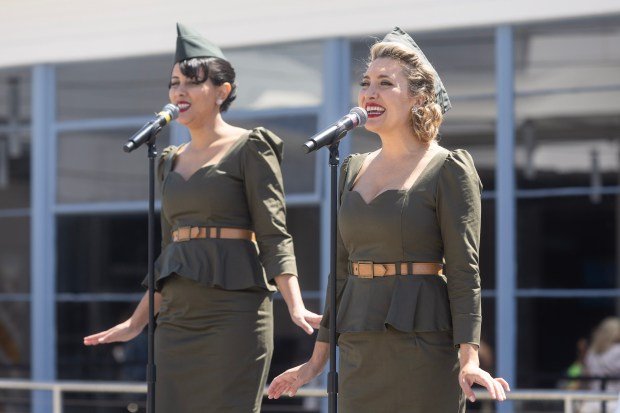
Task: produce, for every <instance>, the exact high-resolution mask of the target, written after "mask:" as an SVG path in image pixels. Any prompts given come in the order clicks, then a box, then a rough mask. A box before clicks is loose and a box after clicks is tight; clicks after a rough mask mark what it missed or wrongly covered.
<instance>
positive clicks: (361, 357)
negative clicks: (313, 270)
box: [269, 28, 509, 413]
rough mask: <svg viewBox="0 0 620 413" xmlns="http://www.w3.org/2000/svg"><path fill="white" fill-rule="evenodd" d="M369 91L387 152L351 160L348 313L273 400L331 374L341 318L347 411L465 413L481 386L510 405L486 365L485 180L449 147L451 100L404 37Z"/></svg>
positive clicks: (278, 384) (345, 227) (379, 65)
mask: <svg viewBox="0 0 620 413" xmlns="http://www.w3.org/2000/svg"><path fill="white" fill-rule="evenodd" d="M360 86H361V89H360V92H359V97H358V103H359V106H361V107H363V108H365V109H366V111H367V112H368V121H367V123H366V126H365V127H366V129H368V130H369V131H371V132H375V133H377V134H378V135H379V137H380V139H381V147H380V148H379V149H378V150H376V151H374V152H371V153H366V154H356V155H352V156H350V157H348V158H347V159H346V160H345V161H344V162H343V166H342V171H341V177H340V191H341V192H340V193H341V195H340V208H339V219H338V224H339V225H338V226H339V242H338V251H337V254H338V264H337V272H336V277H337V297H338V299H337V308H336V309H335V311H333V310H332V309H330V308H326V311H325V314H324V318H323V322H322V323H321V324H322V327H321V329H320V330H319V335H318V339H317V343H316V344H315V348H314V352H313V354H312V357H311V358H310V360H309V361H308V362H306V363H304V364H302V365H300V366H297V367H294V368H292V369H290V370H288V371H286V372H284V373H282V374H281V375H280V376H278V377H276V378H275V379H274V380H273V382H272V383H271V385H270V387H269V397H272V398H278V397H279V396H280V395H282V394H290V395H292V394H294V393H295V392H296V391H297V389H298V388H299V387H300V386H302V385H303V384H305V383H307V382H308V381H310V380H311V379H312V378H314V377H316V376H317V375H318V374H319V373H320V372H321V371H322V370H323V368H324V365H325V363H326V361H327V358H328V355H329V351H328V343H327V342H328V329H327V327H328V326H329V318H330V317H333V316H334V313H335V316H336V317H337V333H338V345H339V347H340V373H339V411H340V412H341V413H365V412H368V413H371V412H372V413H376V412H390V413H401V412H402V413H404V412H408V413H409V412H424V413H433V412H436V413H446V412H451V413H454V412H463V411H464V410H465V396H466V397H468V398H469V399H470V400H472V401H473V400H474V394H473V392H472V390H471V385H472V384H473V383H478V384H481V385H483V386H485V387H486V388H487V389H488V391H489V392H490V393H491V395H492V397H493V398H494V399H497V400H504V399H505V398H506V396H505V391H506V390H508V388H509V387H508V383H506V382H505V381H504V380H503V379H493V378H492V377H491V376H490V375H489V374H488V373H487V372H486V371H484V370H482V369H480V367H479V359H478V346H479V344H480V325H481V310H480V277H479V271H478V246H479V237H480V195H481V183H480V179H479V178H478V174H477V173H476V169H475V167H474V163H473V160H472V158H471V156H470V155H469V154H468V153H467V152H466V151H464V150H456V151H449V150H447V149H445V148H443V147H441V146H440V145H439V144H438V143H437V134H438V131H439V127H440V125H441V122H442V119H443V113H444V112H445V111H446V110H448V109H449V108H450V101H449V99H448V95H447V93H446V90H445V88H444V87H443V84H442V83H441V80H440V79H439V76H438V75H437V73H436V72H435V70H434V69H433V67H432V66H431V65H430V63H429V62H428V60H427V59H426V57H425V56H424V54H423V53H422V51H421V50H420V49H419V47H418V46H417V44H415V42H414V41H413V39H411V37H409V35H407V34H406V33H405V32H404V31H402V30H401V29H399V28H395V29H394V30H393V31H392V32H391V33H389V34H388V35H387V36H386V37H385V38H384V39H383V41H381V42H379V43H377V44H375V45H374V46H373V47H372V49H371V51H370V63H369V64H368V67H367V70H366V73H365V74H364V76H363V78H362V81H361V83H360ZM444 260H445V265H444Z"/></svg>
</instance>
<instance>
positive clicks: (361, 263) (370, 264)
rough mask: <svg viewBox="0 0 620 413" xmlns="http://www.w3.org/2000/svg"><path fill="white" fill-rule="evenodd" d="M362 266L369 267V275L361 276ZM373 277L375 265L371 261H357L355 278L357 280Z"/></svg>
mask: <svg viewBox="0 0 620 413" xmlns="http://www.w3.org/2000/svg"><path fill="white" fill-rule="evenodd" d="M362 265H369V266H370V274H362ZM374 275H375V263H374V262H372V261H358V262H357V276H358V277H359V278H373V277H374Z"/></svg>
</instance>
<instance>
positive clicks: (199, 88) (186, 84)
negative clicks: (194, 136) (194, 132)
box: [168, 63, 221, 126]
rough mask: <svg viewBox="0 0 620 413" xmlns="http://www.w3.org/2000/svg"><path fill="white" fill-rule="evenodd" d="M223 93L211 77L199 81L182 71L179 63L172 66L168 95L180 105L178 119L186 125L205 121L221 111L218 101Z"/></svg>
mask: <svg viewBox="0 0 620 413" xmlns="http://www.w3.org/2000/svg"><path fill="white" fill-rule="evenodd" d="M219 95H221V90H220V87H218V86H215V85H214V84H213V83H212V82H211V79H207V81H206V82H202V83H199V82H197V81H195V80H194V79H191V78H189V77H186V76H185V75H183V73H181V69H180V68H179V64H178V63H177V64H175V65H174V67H173V68H172V74H171V77H170V88H169V90H168V97H169V99H170V102H172V103H174V104H175V105H177V106H178V107H179V117H178V118H177V121H178V122H179V123H181V124H183V125H185V126H191V125H196V124H200V123H203V122H205V120H206V119H209V118H211V117H214V116H215V115H216V114H217V113H219V106H218V105H217V103H216V101H217V99H218V98H219V97H220V96H219Z"/></svg>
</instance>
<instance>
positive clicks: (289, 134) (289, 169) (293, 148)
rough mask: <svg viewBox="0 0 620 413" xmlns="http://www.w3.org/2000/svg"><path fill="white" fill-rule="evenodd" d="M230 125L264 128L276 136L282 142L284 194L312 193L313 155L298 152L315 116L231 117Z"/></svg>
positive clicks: (312, 133)
mask: <svg viewBox="0 0 620 413" xmlns="http://www.w3.org/2000/svg"><path fill="white" fill-rule="evenodd" d="M230 122H231V123H232V124H234V125H237V126H240V127H243V128H246V129H252V128H255V127H257V126H264V127H265V128H267V129H269V130H271V131H272V132H274V133H275V134H276V135H278V136H279V137H280V138H281V139H282V140H283V141H284V159H283V161H282V174H283V177H284V189H285V192H286V193H287V194H295V193H314V192H315V185H316V183H315V169H316V168H315V165H316V152H315V153H312V154H309V155H308V154H305V153H304V152H303V151H302V144H303V143H304V142H305V141H306V140H307V139H308V138H309V137H310V136H312V135H314V134H315V132H316V122H317V119H316V116H312V115H305V116H304V115H289V116H285V117H284V116H283V117H278V118H261V119H258V120H255V119H243V120H240V121H236V120H235V119H234V117H232V116H231V120H230Z"/></svg>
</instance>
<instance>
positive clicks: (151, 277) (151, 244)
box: [146, 128, 161, 413]
mask: <svg viewBox="0 0 620 413" xmlns="http://www.w3.org/2000/svg"><path fill="white" fill-rule="evenodd" d="M159 130H161V128H159ZM159 130H157V131H155V132H154V133H152V134H151V138H150V139H149V141H148V142H147V146H148V158H149V214H148V294H149V324H148V359H147V366H146V382H147V396H146V411H147V413H155V380H156V371H155V274H154V267H155V265H154V263H155V158H157V148H156V147H155V135H157V132H159Z"/></svg>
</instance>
